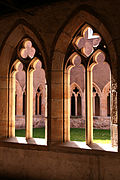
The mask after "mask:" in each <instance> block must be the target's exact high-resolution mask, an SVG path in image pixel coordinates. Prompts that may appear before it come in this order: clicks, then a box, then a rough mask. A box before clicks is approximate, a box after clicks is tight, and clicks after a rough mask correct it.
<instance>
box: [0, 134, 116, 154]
mask: <svg viewBox="0 0 120 180" xmlns="http://www.w3.org/2000/svg"><path fill="white" fill-rule="evenodd" d="M0 147H9V148H17V149H26V150H27V149H29V150H39V151H41V150H42V151H48V150H49V151H55V152H67V153H79V154H82V153H87V154H88V153H89V154H91V155H94V154H99V155H103V153H107V154H108V152H109V153H116V152H118V150H117V147H115V148H113V147H112V146H111V144H100V143H98V144H96V143H92V144H90V145H86V143H85V142H79V141H69V142H66V143H62V144H58V143H57V144H56V143H55V144H51V145H49V146H48V145H47V143H46V140H45V139H42V138H31V139H28V140H26V138H25V137H14V138H6V139H0Z"/></svg>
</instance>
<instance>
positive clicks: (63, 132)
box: [50, 10, 117, 142]
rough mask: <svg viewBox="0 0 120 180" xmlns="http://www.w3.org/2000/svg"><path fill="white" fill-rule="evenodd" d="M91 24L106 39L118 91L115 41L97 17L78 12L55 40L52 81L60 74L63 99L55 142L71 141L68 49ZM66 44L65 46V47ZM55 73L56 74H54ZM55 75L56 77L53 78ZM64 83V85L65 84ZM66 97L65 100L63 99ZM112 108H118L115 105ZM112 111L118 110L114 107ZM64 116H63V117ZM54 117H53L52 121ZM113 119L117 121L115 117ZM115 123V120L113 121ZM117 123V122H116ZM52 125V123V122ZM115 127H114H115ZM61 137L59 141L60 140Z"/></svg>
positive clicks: (114, 88) (112, 81) (112, 80)
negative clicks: (76, 37)
mask: <svg viewBox="0 0 120 180" xmlns="http://www.w3.org/2000/svg"><path fill="white" fill-rule="evenodd" d="M86 23H87V24H89V25H90V26H92V27H94V28H95V29H96V30H97V32H98V33H99V34H100V35H101V37H102V38H103V39H104V41H105V43H106V45H107V49H108V52H109V59H110V66H111V83H112V84H113V86H112V87H113V89H112V91H117V69H116V68H114V67H115V66H117V53H116V50H115V47H114V44H113V42H112V41H113V39H112V37H111V35H110V33H109V31H108V30H107V28H106V27H105V26H104V24H103V23H102V22H101V21H100V20H99V19H98V18H97V17H95V16H93V15H92V14H90V13H88V12H87V11H84V10H80V11H79V12H78V11H77V13H76V15H74V16H72V17H71V18H70V19H69V20H68V23H67V24H66V25H65V26H64V27H63V29H61V33H58V34H59V36H56V39H57V40H56V39H55V43H54V44H55V46H54V52H53V56H52V75H51V77H52V81H51V84H54V82H55V81H58V73H59V83H58V84H57V87H58V88H59V95H60V96H59V97H61V101H60V98H59V112H58V113H57V112H56V114H57V118H58V119H59V127H61V128H60V129H59V127H58V126H57V125H58V123H56V129H59V135H57V134H56V136H52V137H53V141H59V142H61V141H69V140H70V130H69V129H70V123H69V122H70V119H69V115H68V114H69V113H70V112H69V106H70V103H69V101H70V97H69V93H68V92H69V90H68V82H69V73H68V72H67V70H66V69H65V65H66V61H67V57H68V54H67V53H68V48H69V44H70V42H71V41H72V40H73V36H74V35H75V34H76V32H77V31H78V29H79V28H80V27H82V26H83V25H85V24H86ZM63 44H64V45H63ZM53 71H54V73H53ZM53 74H54V77H53ZM63 83H64V84H63ZM63 97H64V98H63ZM51 98H52V103H53V104H55V106H56V103H55V101H56V99H58V97H56V96H55V94H54V93H52V97H51ZM54 100H55V101H54ZM112 106H117V105H116V104H114V103H113V105H112ZM112 109H117V108H116V107H113V108H112ZM53 111H54V108H53V109H51V114H54V113H53ZM61 114H63V116H62V115H61ZM52 118H53V116H52V117H51V119H52ZM113 119H115V118H114V117H113ZM112 121H114V120H112ZM116 121H117V120H116ZM50 123H51V124H52V122H50ZM113 126H114V125H113ZM58 137H59V139H58Z"/></svg>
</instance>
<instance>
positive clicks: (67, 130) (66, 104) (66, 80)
mask: <svg viewBox="0 0 120 180" xmlns="http://www.w3.org/2000/svg"><path fill="white" fill-rule="evenodd" d="M70 113H71V96H70V71H69V70H65V72H64V141H65V142H67V141H70V115H71V114H70Z"/></svg>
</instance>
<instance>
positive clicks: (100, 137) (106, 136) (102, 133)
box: [15, 128, 110, 144]
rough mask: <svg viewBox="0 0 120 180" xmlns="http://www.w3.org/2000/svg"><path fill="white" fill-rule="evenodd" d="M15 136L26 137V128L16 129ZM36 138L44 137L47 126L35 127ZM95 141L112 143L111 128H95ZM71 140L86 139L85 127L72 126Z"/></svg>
mask: <svg viewBox="0 0 120 180" xmlns="http://www.w3.org/2000/svg"><path fill="white" fill-rule="evenodd" d="M15 136H18V137H25V129H20V130H16V131H15ZM33 137H34V138H44V137H45V128H34V129H33ZM93 139H94V141H93V142H94V143H102V144H106V143H107V144H108V143H110V130H103V129H94V130H93ZM70 140H71V141H81V142H84V141H85V129H82V128H81V129H80V128H71V129H70Z"/></svg>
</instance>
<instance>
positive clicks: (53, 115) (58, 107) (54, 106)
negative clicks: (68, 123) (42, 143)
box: [48, 70, 63, 144]
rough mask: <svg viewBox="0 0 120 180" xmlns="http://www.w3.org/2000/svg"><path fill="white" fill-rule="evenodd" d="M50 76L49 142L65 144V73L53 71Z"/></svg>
mask: <svg viewBox="0 0 120 180" xmlns="http://www.w3.org/2000/svg"><path fill="white" fill-rule="evenodd" d="M50 75H51V83H50V84H48V85H49V88H50V91H49V92H50V94H49V97H48V103H49V110H50V112H49V116H48V117H49V118H50V119H48V129H49V132H48V141H49V142H51V143H52V144H53V143H61V142H63V71H62V70H53V71H51V73H50ZM49 142H48V143H49Z"/></svg>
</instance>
